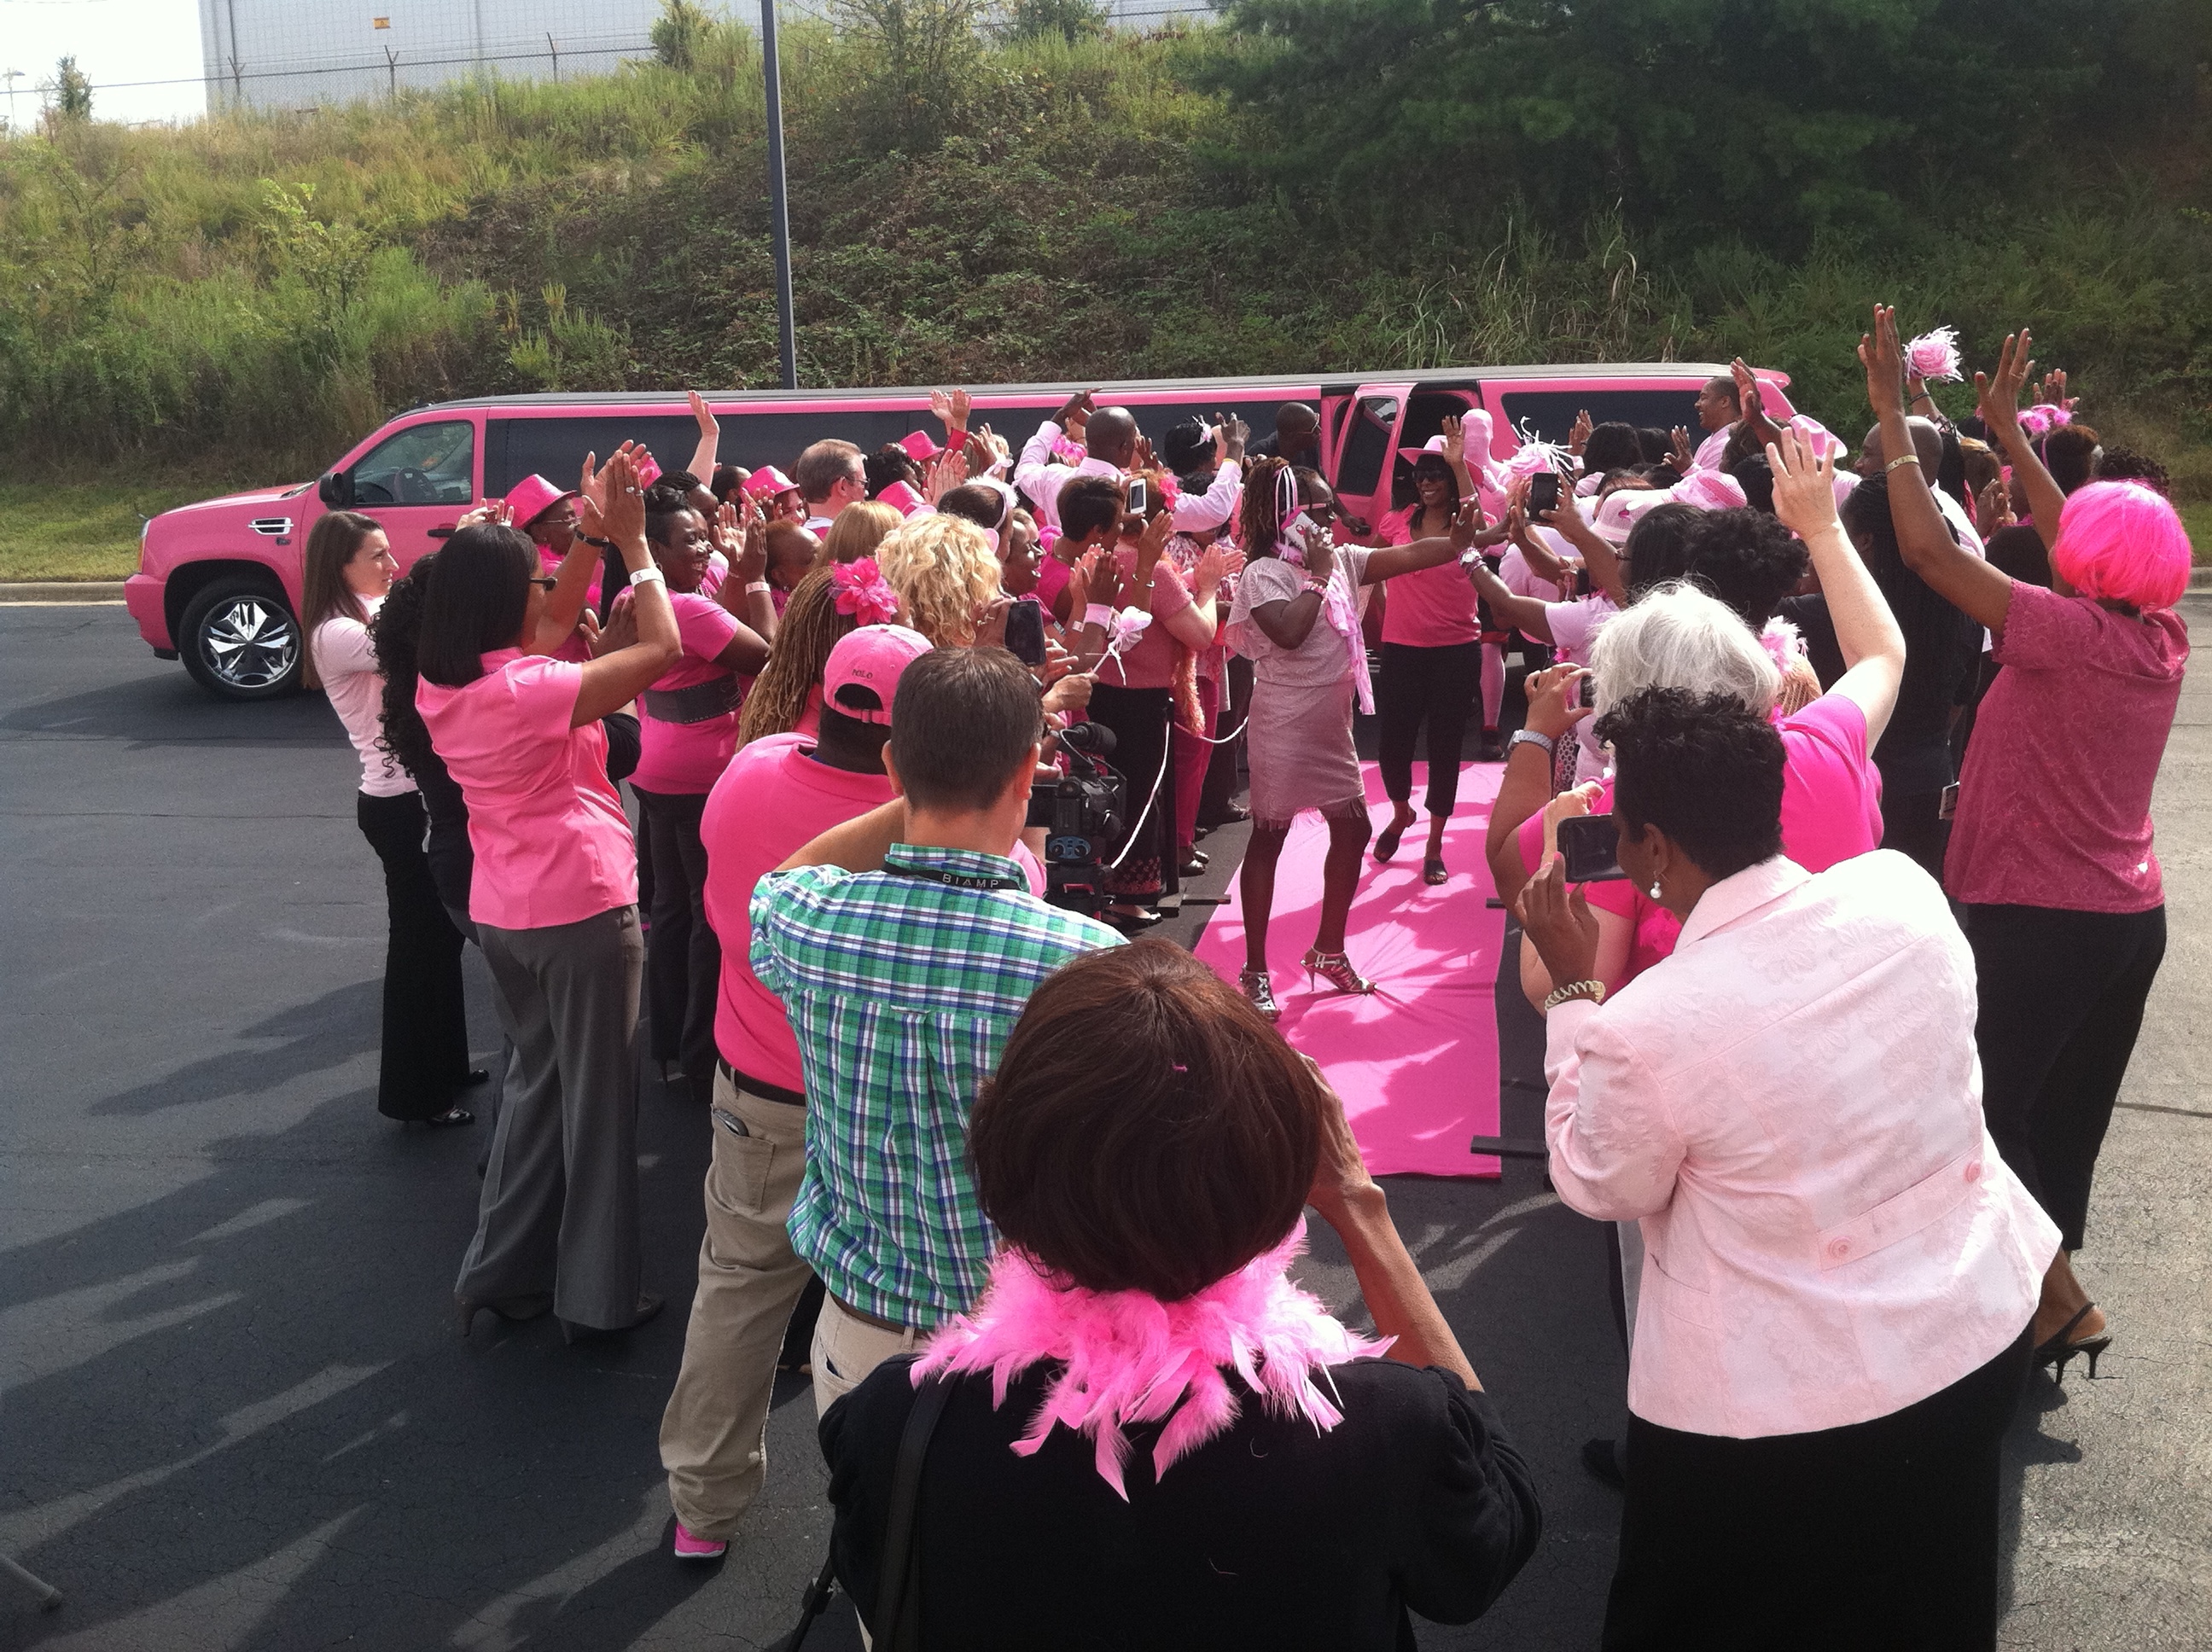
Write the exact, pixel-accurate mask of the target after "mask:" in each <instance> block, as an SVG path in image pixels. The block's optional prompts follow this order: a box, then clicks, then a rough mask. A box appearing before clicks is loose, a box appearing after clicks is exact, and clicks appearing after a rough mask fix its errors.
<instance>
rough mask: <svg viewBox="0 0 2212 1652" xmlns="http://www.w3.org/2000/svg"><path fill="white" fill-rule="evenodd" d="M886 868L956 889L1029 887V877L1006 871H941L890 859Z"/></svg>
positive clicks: (902, 876) (901, 874) (901, 876)
mask: <svg viewBox="0 0 2212 1652" xmlns="http://www.w3.org/2000/svg"><path fill="white" fill-rule="evenodd" d="M884 871H885V872H889V873H890V875H891V876H892V877H894V878H920V879H921V881H922V882H924V883H926V884H949V885H950V886H951V887H952V888H954V889H970V890H994V889H1024V890H1025V889H1027V888H1028V887H1029V883H1028V880H1027V879H1025V878H1013V877H1010V876H1008V875H1007V874H1006V873H1004V872H940V871H939V870H938V869H937V868H936V867H934V866H902V865H896V863H894V862H892V861H889V860H886V861H884Z"/></svg>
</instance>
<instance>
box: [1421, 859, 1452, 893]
mask: <svg viewBox="0 0 2212 1652" xmlns="http://www.w3.org/2000/svg"><path fill="white" fill-rule="evenodd" d="M1421 881H1422V882H1423V883H1424V884H1427V885H1428V886H1429V887H1430V888H1431V889H1435V888H1437V886H1438V885H1440V884H1449V882H1451V873H1450V872H1449V871H1448V870H1446V868H1445V866H1444V858H1443V856H1442V855H1440V854H1432V855H1431V856H1430V857H1429V858H1428V859H1425V860H1424V861H1422V862H1421Z"/></svg>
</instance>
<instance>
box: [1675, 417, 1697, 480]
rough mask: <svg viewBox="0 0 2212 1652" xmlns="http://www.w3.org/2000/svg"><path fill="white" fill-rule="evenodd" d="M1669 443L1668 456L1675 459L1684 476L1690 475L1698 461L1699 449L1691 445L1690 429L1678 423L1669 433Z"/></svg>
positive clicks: (1676, 467)
mask: <svg viewBox="0 0 2212 1652" xmlns="http://www.w3.org/2000/svg"><path fill="white" fill-rule="evenodd" d="M1667 444H1668V448H1669V450H1670V452H1669V453H1668V457H1669V458H1671V459H1673V460H1674V468H1675V469H1676V470H1677V471H1680V472H1681V473H1682V474H1683V475H1684V476H1687V475H1689V473H1690V471H1691V469H1692V467H1693V466H1694V465H1696V464H1697V462H1698V450H1697V449H1696V448H1694V447H1692V446H1690V433H1689V431H1688V430H1687V429H1686V428H1684V427H1682V426H1681V425H1679V424H1678V425H1676V426H1675V427H1674V428H1673V429H1672V430H1670V431H1668V433H1667Z"/></svg>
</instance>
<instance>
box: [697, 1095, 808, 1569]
mask: <svg viewBox="0 0 2212 1652" xmlns="http://www.w3.org/2000/svg"><path fill="white" fill-rule="evenodd" d="M805 1168H806V1109H805V1108H799V1107H793V1106H792V1105H790V1104H789V1103H788V1102H771V1101H769V1100H766V1099H764V1098H763V1097H762V1096H754V1095H750V1094H748V1093H747V1092H746V1091H744V1090H739V1089H738V1088H737V1087H736V1086H735V1085H733V1084H731V1082H730V1080H729V1078H728V1076H727V1075H726V1073H723V1072H720V1071H717V1072H716V1073H715V1075H714V1163H712V1164H710V1165H709V1166H708V1169H707V1236H706V1237H705V1238H704V1239H702V1241H700V1243H699V1292H698V1295H696V1297H693V1298H692V1299H691V1323H690V1327H689V1328H687V1329H686V1331H685V1332H684V1367H683V1369H682V1370H680V1371H679V1372H678V1374H677V1377H676V1392H675V1393H674V1394H671V1395H670V1396H669V1400H668V1409H667V1411H666V1412H665V1413H664V1414H663V1415H662V1417H661V1419H660V1466H661V1467H663V1468H665V1469H666V1470H667V1471H668V1500H669V1502H670V1503H672V1504H674V1505H675V1509H676V1517H677V1518H678V1520H680V1521H683V1522H684V1527H685V1529H687V1530H688V1531H690V1533H691V1534H693V1535H695V1536H697V1537H703V1538H710V1539H726V1538H727V1537H728V1536H729V1535H730V1534H731V1533H732V1532H733V1531H734V1530H736V1529H737V1524H738V1519H739V1517H740V1516H742V1515H744V1512H745V1509H747V1507H748V1506H750V1503H752V1500H753V1498H754V1497H757V1496H758V1495H759V1493H760V1489H761V1485H762V1484H763V1482H764V1481H765V1480H766V1479H767V1478H768V1412H769V1397H770V1394H771V1393H772V1391H773V1390H774V1388H775V1361H776V1356H777V1354H778V1353H779V1352H781V1350H782V1347H783V1333H784V1329H785V1327H787V1325H788V1324H789V1323H790V1320H791V1310H792V1309H793V1306H794V1305H795V1304H796V1303H798V1301H799V1293H800V1292H801V1291H804V1290H805V1288H806V1279H807V1274H808V1271H809V1270H808V1268H807V1266H806V1264H805V1262H803V1261H801V1260H799V1258H798V1256H796V1255H795V1254H793V1252H792V1248H791V1237H790V1236H789V1234H787V1232H786V1231H785V1229H784V1224H785V1222H786V1221H787V1220H788V1219H789V1218H790V1216H791V1201H792V1200H793V1199H794V1198H796V1197H797V1196H798V1193H799V1174H800V1172H801V1171H803V1170H804V1169H805ZM818 1369H819V1366H818V1364H817V1370H818Z"/></svg>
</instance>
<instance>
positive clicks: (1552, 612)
mask: <svg viewBox="0 0 2212 1652" xmlns="http://www.w3.org/2000/svg"><path fill="white" fill-rule="evenodd" d="M1619 612H1620V610H1619V609H1618V608H1615V607H1614V606H1613V598H1610V597H1607V596H1606V595H1604V594H1602V593H1601V592H1591V593H1590V594H1589V596H1587V597H1577V598H1573V599H1572V600H1571V601H1568V602H1547V603H1546V604H1544V617H1545V619H1546V620H1547V621H1548V622H1549V623H1550V624H1551V627H1552V646H1553V647H1554V648H1556V649H1558V650H1559V659H1561V660H1562V661H1564V662H1565V664H1567V665H1589V651H1590V645H1591V644H1592V643H1593V642H1595V641H1597V634H1598V631H1599V630H1600V629H1601V628H1602V627H1603V625H1604V624H1605V623H1606V622H1607V620H1609V619H1611V618H1612V617H1613V616H1614V615H1615V614H1618V613H1619Z"/></svg>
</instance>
